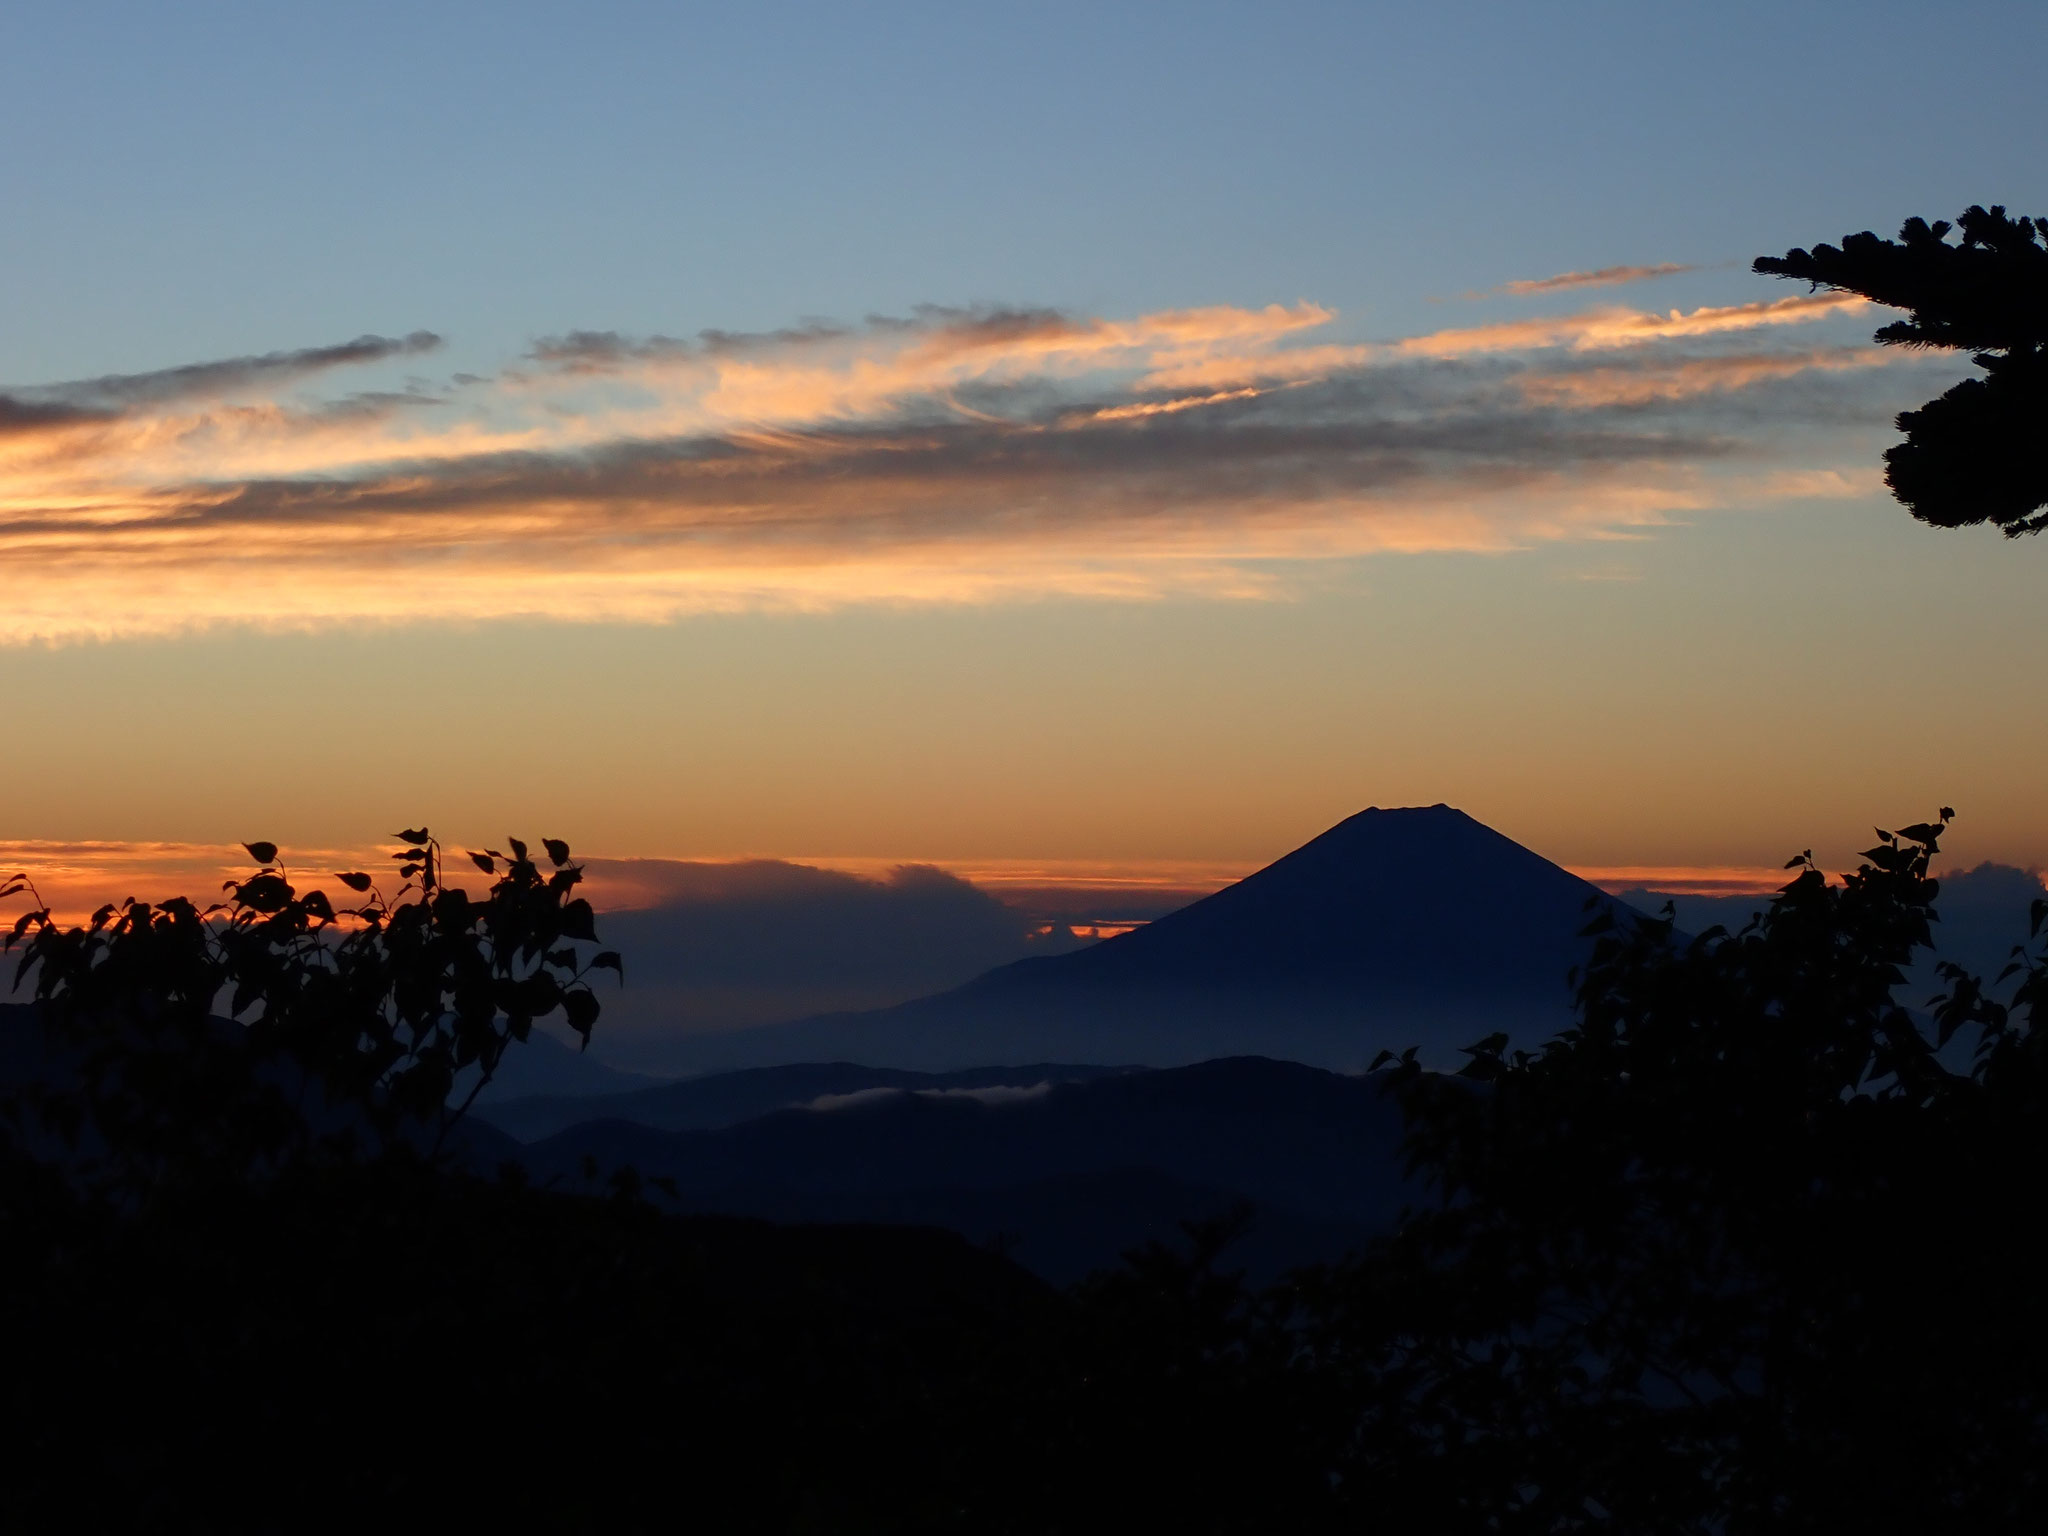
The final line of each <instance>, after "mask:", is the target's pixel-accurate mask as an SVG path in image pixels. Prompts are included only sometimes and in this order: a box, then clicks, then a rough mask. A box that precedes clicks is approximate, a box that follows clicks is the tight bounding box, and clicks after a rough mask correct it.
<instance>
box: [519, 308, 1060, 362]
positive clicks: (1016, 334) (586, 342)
mask: <svg viewBox="0 0 2048 1536" xmlns="http://www.w3.org/2000/svg"><path fill="white" fill-rule="evenodd" d="M1087 324H1088V323H1087V322H1082V321H1077V320H1076V319H1075V318H1074V317H1073V316H1071V315H1068V314H1066V313H1065V312H1064V311H1061V310H1056V309H1040V308H1016V307H1008V306H1002V305H986V306H972V307H955V306H950V305H942V304H920V305H918V306H917V308H916V309H915V310H913V311H912V312H911V314H910V315H909V316H907V317H906V316H897V315H869V316H867V317H866V318H865V319H864V320H863V321H862V323H861V325H860V326H858V327H855V326H849V325H842V324H840V323H838V322H837V321H833V320H807V321H805V322H803V323H802V324H800V325H795V326H785V327H783V328H781V329H779V330H773V331H725V330H705V331H699V332H698V333H697V335H696V338H695V339H694V340H690V339H686V338H683V337H677V336H662V335H658V334H657V335H652V336H628V335H626V334H625V333H624V332H622V331H568V332H565V333H564V334H562V335H560V336H543V337H541V338H540V339H539V340H537V341H536V342H534V344H533V346H532V347H531V348H530V349H529V350H528V352H527V356H528V357H529V358H531V359H532V360H533V361H534V362H537V363H543V364H546V365H548V366H550V367H552V368H554V369H556V370H558V371H561V372H565V373H599V372H607V371H610V370H613V369H617V368H622V367H625V366H627V365H628V364H632V363H645V362H667V361H674V360H678V359H684V358H691V357H726V356H735V355H739V354H744V353H748V352H768V351H778V350H783V349H789V348H802V347H807V346H815V345H818V344H820V343H823V342H832V341H842V340H845V339H847V338H849V337H856V336H860V335H862V334H868V335H876V336H903V335H908V334H918V333H922V334H927V335H930V336H932V337H934V338H938V339H943V340H945V341H948V342H951V343H953V344H955V345H959V346H963V347H973V346H989V347H997V346H1007V345H1011V344H1014V343H1016V342H1019V341H1024V340H1028V339H1030V338H1033V337H1042V336H1060V335H1079V334H1082V333H1083V332H1084V331H1085V330H1086V329H1087Z"/></svg>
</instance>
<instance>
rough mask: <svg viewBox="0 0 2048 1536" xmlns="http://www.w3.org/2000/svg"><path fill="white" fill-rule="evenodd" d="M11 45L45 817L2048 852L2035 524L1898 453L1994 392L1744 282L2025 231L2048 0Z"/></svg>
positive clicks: (589, 15) (36, 40)
mask: <svg viewBox="0 0 2048 1536" xmlns="http://www.w3.org/2000/svg"><path fill="white" fill-rule="evenodd" d="M8 33H9V44H8V47H7V48H6V49H5V50H4V52H0V130H4V132H5V133H6V135H7V142H8V143H10V144H12V145H14V146H16V152H14V153H11V154H9V155H7V156H5V157H0V208H4V209H5V214H4V217H0V279H4V281H0V572H4V574H5V576H6V584H5V589H4V590H5V593H6V599H5V602H4V604H0V702H4V714H0V722H4V726H5V729H6V733H7V741H8V752H7V758H6V760H5V761H6V770H5V772H6V784H5V793H4V797H0V847H4V849H5V851H6V853H7V855H8V857H9V859H11V860H13V861H15V862H21V863H34V862H35V861H36V860H38V859H42V860H44V861H45V862H46V863H51V864H58V863H62V862H64V861H65V860H67V859H69V860H71V861H73V862H74V863H75V862H78V861H79V860H81V859H84V860H85V862H87V863H90V862H91V860H92V859H99V860H100V861H101V863H102V864H103V865H119V864H121V862H122V861H123V860H126V861H128V863H129V864H130V865H133V866H134V867H138V868H149V869H158V868H169V867H171V866H173V865H177V864H178V862H179V861H180V860H183V861H184V864H185V865H189V866H190V867H194V868H197V867H200V866H203V865H205V864H206V863H207V860H208V859H210V858H215V857H217V852H218V850H219V849H220V848H221V847H223V846H231V845H232V844H233V843H235V842H236V841H238V840H242V839H252V838H259V837H260V838H264V839H269V840H272V841H275V842H278V843H280V844H282V845H284V847H285V848H286V849H287V857H290V856H291V854H290V850H292V849H294V848H302V849H307V850H318V851H328V850H333V851H338V852H346V851H348V850H355V849H362V848H365V847H367V846H369V845H372V844H374V843H375V842H377V840H378V839H380V838H382V837H384V836H386V835H387V834H388V833H389V832H391V831H392V830H394V829H395V828H397V827H400V826H417V825H420V824H422V823H423V822H424V823H427V824H430V825H432V826H433V827H434V828H435V829H436V830H437V831H440V832H443V833H444V834H445V835H447V836H448V837H449V838H450V839H451V841H453V842H455V843H458V844H463V843H467V844H477V845H480V844H483V843H486V842H497V841H499V840H501V839H502V838H503V837H504V836H505V835H507V833H508V832H513V833H521V834H523V835H527V836H538V835H540V834H541V833H543V832H545V833H547V834H549V835H556V836H563V837H566V838H568V839H569V840H570V841H571V842H572V843H573V844H575V846H576V847H577V849H578V850H579V852H587V853H590V854H594V855H598V856H601V857H605V858H608V859H613V860H633V859H639V860H653V859H668V860H717V859H729V858H739V857H767V858H780V859H797V860H806V861H815V862H822V863H826V864H829V865H832V866H833V867H835V868H840V869H853V870H874V871H880V870H884V869H886V868H888V867H889V866H890V865H891V864H893V863H898V862H931V863H937V864H941V865H944V866H946V867H948V868H950V869H954V870H956V871H962V872H966V873H968V875H969V878H974V877H975V876H976V875H977V874H979V875H980V876H983V877H985V878H986V879H988V880H989V881H991V882H992V883H996V884H1001V883H1003V882H1008V883H1009V884H1010V885H1013V886H1016V887H1017V888H1019V889H1024V888H1029V887H1032V886H1033V884H1034V882H1036V883H1037V884H1059V883H1061V882H1072V881H1087V880H1095V881H1107V882H1110V883H1112V884H1114V883H1115V882H1117V881H1119V880H1121V881H1126V882H1132V881H1135V882H1137V883H1139V884H1143V883H1145V882H1148V881H1149V882H1150V883H1151V884H1152V885H1154V886H1157V887H1160V888H1166V887H1173V888H1181V887H1186V888H1191V889H1200V888H1208V887H1211V886H1213V885H1214V884H1215V883H1217V882H1218V881H1220V880H1222V879H1226V878H1229V877H1230V875H1231V874H1232V873H1241V872H1244V871H1247V870H1249V869H1251V868H1254V867H1257V866H1258V865H1259V864H1262V863H1264V862H1267V861H1269V860H1270V859H1271V858H1273V857H1275V856H1277V855H1279V854H1281V853H1284V852H1285V851H1287V850H1288V849H1290V848H1292V847H1294V846H1296V845H1298V844H1300V843H1301V842H1304V841H1306V840H1307V839H1308V838H1310V837H1311V836H1313V835H1314V834H1315V833H1317V832H1319V831H1321V830H1322V829H1323V828H1324V827H1326V826H1328V825H1330V824H1332V823H1334V822H1335V821H1337V820H1339V819H1341V818H1342V817H1344V816H1346V815H1348V814H1350V813H1352V812H1354V811H1356V810H1359V809H1361V808H1363V807H1365V806H1367V805H1375V804H1377V805H1400V804H1429V803H1434V802H1437V801H1448V802H1449V803H1452V804H1454V805H1458V806H1460V807H1461V808H1463V809H1465V810H1467V811H1469V812H1471V813H1472V814H1474V815H1475V816H1478V817H1479V818H1480V819H1481V820H1483V821H1486V822H1488V823H1489V824H1491V825H1493V826H1495V827H1497V828H1499V829H1500V830H1501V831H1503V832H1505V833H1507V834H1508V835H1509V836H1512V837H1514V838H1516V839H1517V840H1519V841H1521V842H1523V843H1525V844H1527V845H1529V846H1531V847H1533V848H1535V849H1536V850H1537V851H1539V852H1541V853H1543V854H1545V855H1546V856H1548V857H1550V858H1553V859H1555V860H1557V861H1558V862H1560V863H1564V864H1566V865H1568V866H1570V867H1573V868H1576V869H1581V870H1586V871H1596V872H1604V873H1603V875H1602V877H1603V878H1608V879H1609V883H1611V884H1617V885H1619V884H1659V885H1662V886H1665V887H1667V888H1678V887H1680V886H1683V885H1686V884H1687V882H1688V881H1690V882H1691V884H1692V885H1694V886H1697V887H1698V888H1700V889H1703V890H1705V889H1714V888H1716V884H1715V882H1716V881H1723V882H1725V881H1727V880H1728V879H1730V878H1737V877H1743V876H1744V875H1745V872H1747V873H1748V874H1754V873H1755V872H1757V871H1760V870H1765V869H1768V868H1769V867H1770V866H1772V865H1775V864H1776V863H1778V862H1780V861H1781V860H1782V859H1783V858H1785V857H1786V856H1788V855H1789V854H1792V853H1796V852H1798V851H1799V850H1800V849H1802V848H1808V847H1811V848H1814V849H1815V850H1816V852H1818V853H1819V854H1821V856H1822V857H1823V858H1824V859H1829V860H1832V861H1834V862H1835V863H1836V864H1838V865H1839V864H1841V863H1843V862H1845V861H1848V860H1850V859H1852V858H1853V855H1854V850H1856V849H1857V848H1860V847H1862V846H1864V843H1865V842H1866V841H1867V836H1868V828H1869V827H1870V826H1871V824H1872V823H1878V824H1890V825H1898V824H1902V823H1904V822H1907V821H1912V820H1918V819H1921V818H1923V817H1926V816H1928V815H1929V814H1931V813H1932V812H1933V810H1934V809H1935V807H1936V806H1938V805H1941V804H1949V805H1953V806H1955V807H1956V808H1957V810H1958V811H1959V812H1960V816H1959V819H1958V822H1957V825H1956V829H1955V832H1954V834H1953V836H1952V838H1951V839H1950V841H1949V843H1948V845H1947V848H1948V851H1949V852H1950V854H1951V855H1952V856H1953V857H1955V858H1956V859H1958V860H1959V861H1961V862H1965V863H1976V862H1978V861H1980V860H1984V859H1995V860H1999V861H2002V862H2005V863H2010V864H2016V865H2021V866H2037V865H2042V864H2048V802H2044V800H2043V797H2042V796H2041V795H2040V793H2039V788H2038V777H2039V776H2038V764H2039V763H2040V762H2041V761H2042V760H2043V756H2044V748H2048V725H2044V724H2043V723H2042V719H2041V711H2040V710H2039V709H2038V707H2037V705H2036V704H2035V703H2034V700H2033V695H2034V692H2035V688H2034V679H2033V675H2032V673H2033V669H2032V668H2031V666H2030V665H2029V663H2030V660H2031V656H2032V653H2033V651H2034V649H2035V647H2036V645H2037V643H2038V639H2039V636H2040V625H2041V620H2040V613H2041V604H2040V593H2041V592H2042V590H2043V583H2044V578H2048V570H2044V567H2043V561H2044V559H2048V552H2044V550H2043V548H2042V546H2041V545H2040V544H2039V543H2038V541H2036V540H2032V539H2028V540H2022V541H2018V542H2008V541H2005V540H2003V539H2001V538H2000V537H1999V536H1998V535H1997V534H1995V533H1993V532H1988V531H1985V530H1982V529H1979V530H1964V531H1950V532H1937V531H1934V530H1931V529H1927V528H1924V527H1921V526H1920V525H1918V524H1916V523H1914V522H1913V521H1912V520H1911V518H1910V517H1909V516H1908V515H1907V514H1906V513H1905V512H1904V511H1903V510H1902V509H1900V508H1898V507H1897V506H1896V505H1895V504H1893V503H1891V502H1890V501H1889V499H1888V498H1887V497H1886V496H1885V494H1884V493H1883V490H1882V486H1881V484H1880V483H1879V480H1878V465H1879V455H1880V454H1881V453H1882V451H1883V449H1884V447H1885V446H1886V445H1887V444H1888V443H1889V442H1890V441H1892V440H1893V438H1894V433H1893V431H1892V428H1891V426H1890V418H1891V416H1892V415H1893V414H1894V413H1896V412H1897V411H1898V410H1900V409H1901V408H1906V407H1910V406H1912V405H1915V404H1917V403H1918V402H1919V401H1921V400H1923V399H1925V398H1927V397H1929V396H1930V395H1932V394H1934V393H1937V392H1938V391H1939V390H1941V389H1942V388H1945V387H1947V385H1948V384H1949V383H1950V382H1952V381H1953V380H1954V379H1955V378H1957V377H1960V376H1962V375H1963V374H1965V373H1966V372H1967V371H1968V364H1967V362H1966V361H1963V360H1958V359H1941V358H1928V357H1925V356H1915V355H1909V354H1901V353H1899V352H1896V351H1890V350H1884V349H1878V348H1875V347H1873V346H1871V345H1870V344H1869V335H1870V332H1871V331H1872V330H1874V329H1875V328H1876V326H1877V325H1879V324H1881V323H1883V321H1884V319H1885V318H1887V317H1886V316H1885V314H1884V313H1883V312H1881V311H1878V310H1875V309H1872V308H1869V307H1867V306H1860V305H1856V304H1850V303H1844V302H1842V301H1840V300H1839V299H1837V298H1834V297H1831V296H1828V295H1812V294H1808V293H1806V292H1805V291H1804V290H1801V289H1799V288H1797V287H1796V286H1793V285H1787V284H1782V283H1776V282H1773V281H1770V280H1767V279H1762V278H1757V277H1753V276H1751V275H1750V274H1749V273H1748V270H1747V268H1748V262H1749V259H1750V258H1751V257H1753V256H1755V255H1758V254H1777V253H1781V252H1783V251H1784V250H1786V249H1787V248H1789V247H1792V246H1799V245H1811V244H1814V243H1817V242H1819V241H1821V240H1839V239H1840V238H1841V236H1842V235H1844V234H1845V233H1848V232H1851V231H1855V230H1861V229H1866V228H1871V229H1876V230H1879V231H1880V232H1885V233H1889V232H1891V231H1893V230H1894V229H1896V227H1897V225H1898V224H1899V223H1900V222H1901V221H1902V220H1903V219H1905V218H1906V217H1908V216H1911V215H1922V216H1926V217H1929V218H1933V217H1943V216H1946V217H1953V216H1954V215H1955V214H1956V213H1957V212H1958V211H1960V209H1962V208H1963V207H1964V206H1966V205H1968V204H1970V203H1972V202H1984V203H1992V202H2003V203H2006V204H2009V205H2012V206H2013V207H2014V208H2015V210H2016V211H2021V212H2028V213H2042V212H2048V169H2044V166H2048V161H2044V159H2043V157H2042V155H2041V149H2042V136H2041V130H2040V127H2039V121H2038V113H2037V110H2036V103H2037V101H2038V80H2037V79H2036V76H2037V73H2038V61H2039V60H2040V59H2041V58H2043V57H2044V56H2048V11H2044V9H2043V8H2042V7H2040V6H2039V5H1966V4H1963V5H1959V4H1943V5H1932V4H1924V5H1886V4H1869V3H1866V4H1858V5H1854V6H1850V5H1827V4H1811V5H1802V6H1784V5H1775V6H1751V5H1741V4H1728V3H1721V4H1714V5H1697V6H1694V5H1678V4H1674V5H1668V6H1657V7H1644V6H1620V5H1616V6H1582V5H1568V4H1566V5H1552V6H1544V7H1530V6H1515V5H1440V6H1431V7H1413V6H1391V5H1389V6H1378V5H1368V4H1347V5H1287V4H1266V5H1262V6H1259V7H1251V6H1243V5H1239V6H1205V5H1195V4H1189V5H1174V6H1165V5H1119V4H1104V3H1095V4H1090V5H1086V6H1064V5H1057V4H1044V5H1035V6H1030V7H1011V8H997V7H980V6H960V5H946V6H941V5H930V6H924V5H886V4H883V5H873V6H863V7H845V6H826V5H780V6H778V5H755V6H748V7H703V8H696V7H688V6H680V5H644V6H643V5H620V4H601V3H599V4H585V5H580V6H576V7H564V6H559V5H550V6H540V5H521V4H511V3H498V4H492V5H489V6H481V5H479V6H466V5H454V4H444V5H435V4H419V3H414V4H408V5H404V6H396V5H392V6H385V5H377V4H362V3H358V4H351V5H349V6H346V7H341V6H323V5H312V4H308V5H301V6H293V7H268V6H264V7H257V6H247V7H243V6H219V5H207V4H187V5H182V6H179V7H176V8H171V7H163V6H155V5H94V4H90V3H80V4H72V5H67V6H63V7H55V6H45V7H31V8H21V9H20V11H19V13H18V14H15V15H13V16H11V17H10V19H9V22H8ZM88 845H90V847H89V848H88ZM82 848H85V849H87V852H88V853H90V849H97V850H98V852H96V853H90V857H87V854H86V853H81V852H80V850H81V849H82ZM181 850H182V851H181ZM195 850H197V851H195ZM209 850H212V852H209ZM310 856H311V854H310V853H309V857H310ZM152 860H153V861H155V862H154V863H152ZM180 867H184V866H180Z"/></svg>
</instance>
